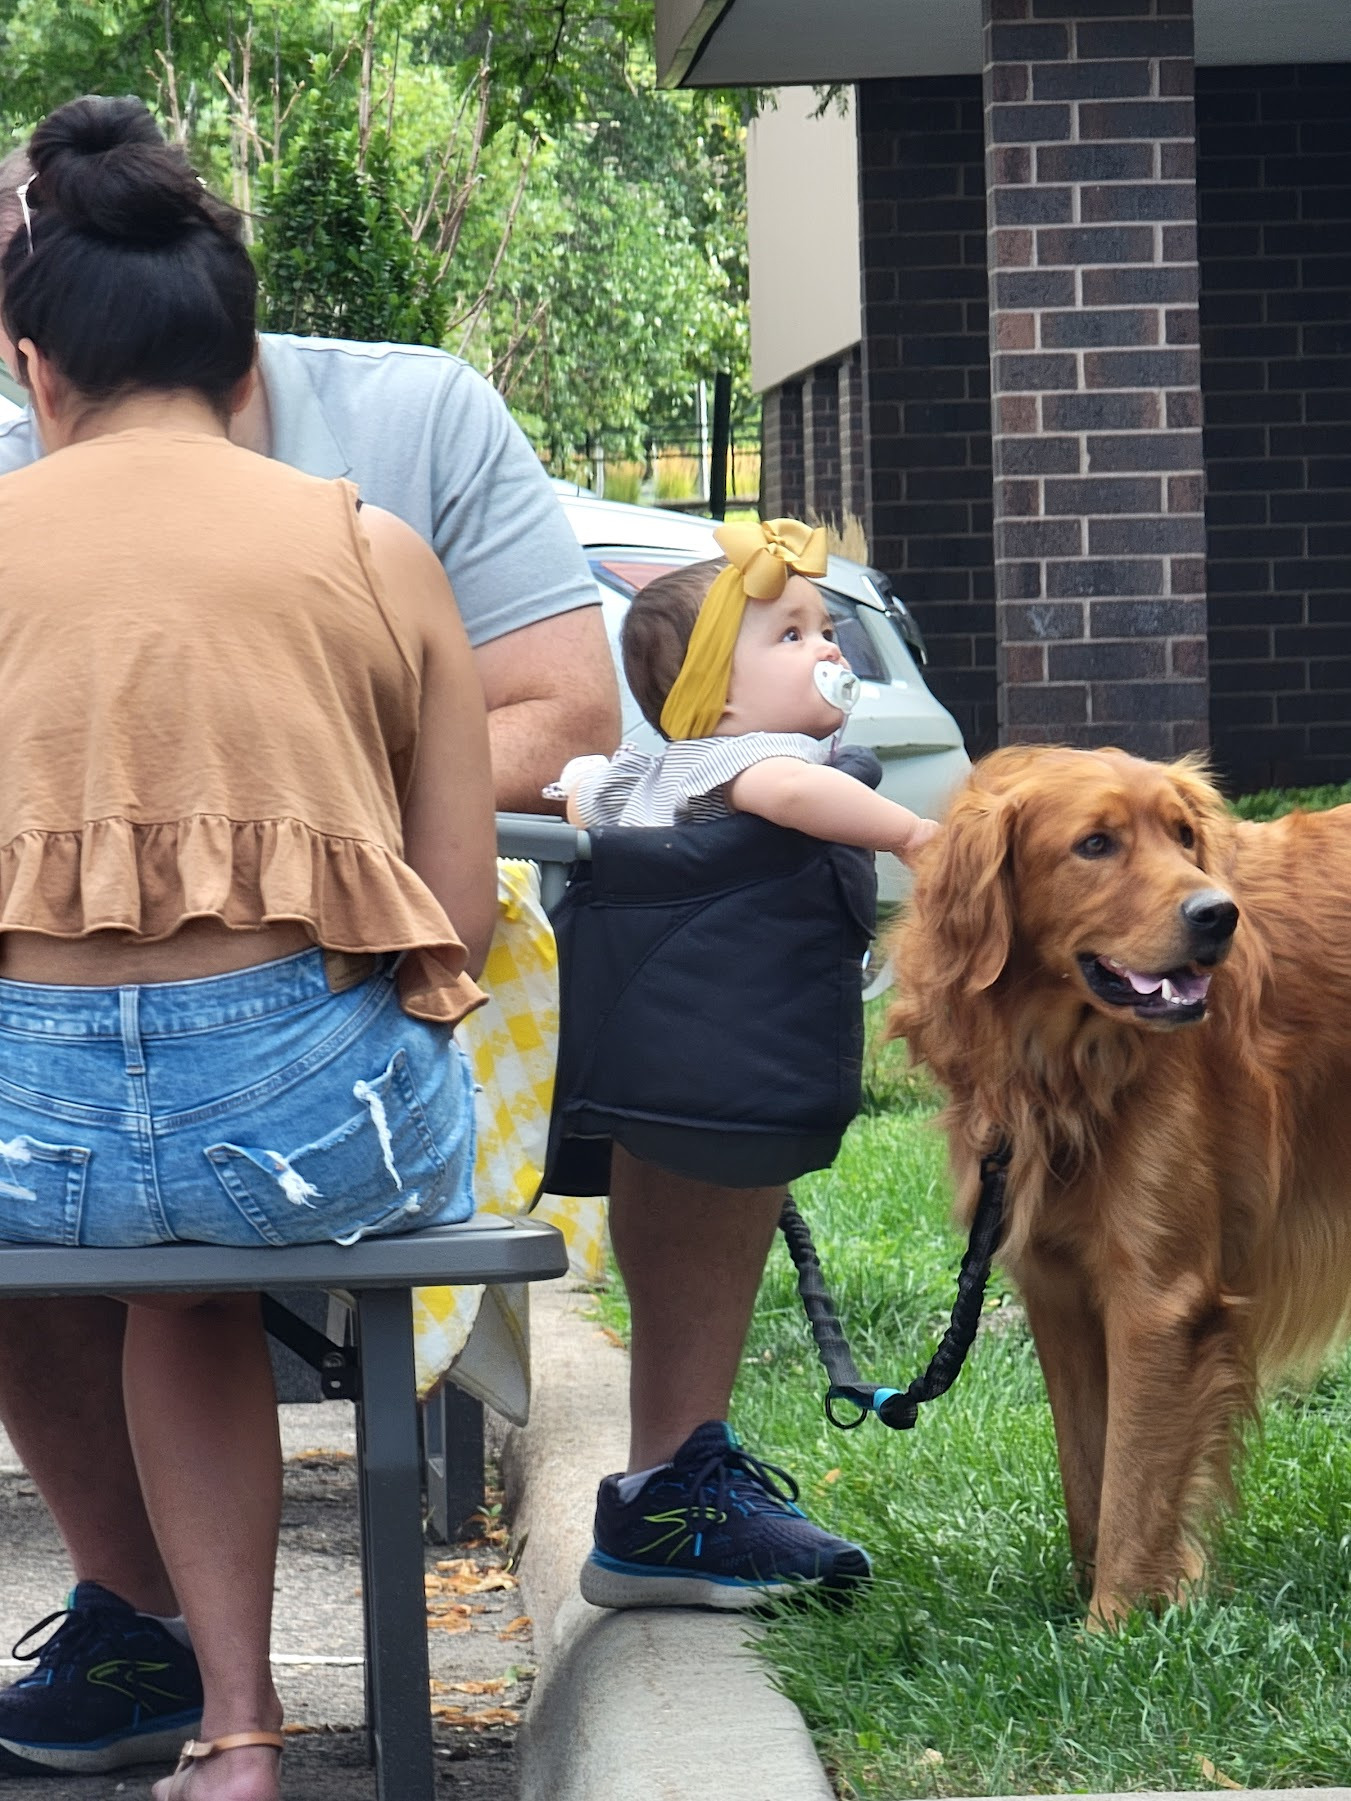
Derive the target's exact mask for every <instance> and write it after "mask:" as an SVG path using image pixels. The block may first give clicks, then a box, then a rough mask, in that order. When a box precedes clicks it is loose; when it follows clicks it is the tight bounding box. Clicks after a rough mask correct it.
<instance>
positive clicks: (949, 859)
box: [911, 786, 1016, 994]
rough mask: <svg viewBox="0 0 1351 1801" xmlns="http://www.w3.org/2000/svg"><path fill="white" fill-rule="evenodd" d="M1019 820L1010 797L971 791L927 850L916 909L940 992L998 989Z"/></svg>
mask: <svg viewBox="0 0 1351 1801" xmlns="http://www.w3.org/2000/svg"><path fill="white" fill-rule="evenodd" d="M1015 818H1016V803H1015V802H1014V800H1013V798H1012V796H1010V795H1008V794H992V793H990V792H989V790H988V789H984V788H978V787H973V786H968V787H967V788H964V789H963V790H962V792H961V793H960V794H959V795H958V796H957V798H956V799H955V800H954V801H953V803H952V806H951V808H950V809H949V812H948V816H947V820H946V822H945V824H944V828H943V830H942V832H940V833H939V834H938V836H937V837H936V838H934V839H932V840H931V841H930V843H929V844H928V845H927V846H926V847H925V849H924V852H923V854H922V857H921V860H920V863H919V868H918V870H917V872H916V882H915V893H914V899H913V901H912V903H911V905H912V907H913V909H914V912H915V915H916V917H917V918H918V919H919V920H920V921H922V922H923V929H924V936H925V939H926V941H927V949H928V953H929V955H930V957H931V958H932V959H933V964H934V966H933V968H932V969H931V971H930V974H931V976H932V979H933V980H934V982H935V983H937V984H939V985H942V986H949V985H951V984H956V985H957V986H958V987H959V988H961V989H963V990H965V992H966V993H968V994H977V993H980V992H981V991H983V990H984V989H986V988H990V987H993V985H994V984H995V982H997V981H998V979H999V977H1000V974H1001V973H1002V971H1003V968H1004V965H1005V964H1006V963H1007V962H1008V960H1009V953H1010V951H1011V950H1012V948H1013V871H1012V851H1013V826H1014V820H1015Z"/></svg>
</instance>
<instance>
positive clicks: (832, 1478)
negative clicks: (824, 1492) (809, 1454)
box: [821, 1470, 840, 1482]
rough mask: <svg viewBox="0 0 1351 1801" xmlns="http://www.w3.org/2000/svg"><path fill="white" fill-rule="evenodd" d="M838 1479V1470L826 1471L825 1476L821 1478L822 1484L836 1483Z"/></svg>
mask: <svg viewBox="0 0 1351 1801" xmlns="http://www.w3.org/2000/svg"><path fill="white" fill-rule="evenodd" d="M839 1479H840V1472H839V1471H838V1470H827V1471H826V1473H825V1475H824V1476H822V1478H821V1480H822V1482H838V1481H839Z"/></svg>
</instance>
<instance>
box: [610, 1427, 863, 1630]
mask: <svg viewBox="0 0 1351 1801" xmlns="http://www.w3.org/2000/svg"><path fill="white" fill-rule="evenodd" d="M619 1482H620V1478H619V1477H618V1476H607V1477H606V1478H605V1480H604V1481H603V1482H602V1483H601V1485H600V1493H599V1494H598V1495H597V1497H596V1529H595V1544H594V1547H593V1549H592V1552H591V1555H590V1556H589V1557H588V1558H587V1560H586V1562H585V1563H584V1564H583V1565H582V1595H583V1598H584V1599H585V1600H587V1601H590V1602H591V1603H592V1604H593V1606H596V1607H718V1608H727V1609H732V1608H749V1607H760V1606H763V1605H764V1603H765V1602H766V1601H770V1600H773V1599H774V1598H775V1597H777V1596H783V1595H791V1594H800V1593H801V1592H802V1591H804V1590H814V1591H815V1592H817V1593H818V1594H821V1595H822V1596H823V1597H825V1598H828V1599H831V1600H834V1601H847V1600H852V1599H853V1596H854V1592H855V1591H856V1590H857V1589H858V1588H860V1587H861V1586H862V1585H863V1584H864V1583H865V1582H867V1581H868V1579H869V1577H870V1576H871V1575H872V1565H871V1564H870V1563H869V1561H868V1555H867V1552H866V1551H863V1550H861V1549H860V1548H859V1546H858V1545H854V1544H850V1542H849V1541H848V1539H844V1538H833V1537H832V1536H831V1535H830V1533H829V1532H823V1531H822V1530H821V1528H820V1527H819V1526H813V1525H812V1523H811V1521H810V1520H809V1519H808V1518H807V1517H806V1515H805V1514H804V1513H803V1512H802V1509H801V1508H800V1507H798V1506H797V1505H796V1502H797V1496H798V1487H797V1483H796V1482H794V1480H793V1478H792V1477H791V1476H790V1475H789V1474H788V1473H787V1471H786V1470H781V1469H777V1468H776V1467H775V1466H774V1465H773V1464H771V1463H761V1462H760V1460H759V1458H758V1457H752V1456H751V1455H750V1454H749V1452H747V1451H743V1450H742V1448H741V1446H740V1445H739V1444H738V1442H737V1439H736V1436H735V1434H734V1433H733V1432H732V1430H731V1428H730V1427H729V1426H728V1425H727V1424H726V1423H725V1422H724V1421H722V1420H708V1421H706V1422H705V1424H704V1425H702V1426H699V1427H697V1428H696V1429H695V1430H694V1431H693V1432H692V1433H691V1434H690V1436H689V1437H688V1438H687V1439H686V1440H685V1442H684V1444H683V1445H681V1447H680V1449H679V1450H678V1451H677V1452H676V1454H675V1456H674V1458H673V1459H672V1460H671V1463H670V1465H669V1466H668V1467H667V1468H665V1469H661V1470H658V1471H657V1472H656V1473H655V1474H654V1475H652V1476H651V1477H649V1478H648V1480H647V1481H646V1482H645V1483H644V1484H643V1486H642V1488H641V1489H639V1491H638V1493H637V1494H636V1495H635V1496H634V1497H633V1499H632V1500H631V1501H627V1502H626V1501H624V1500H623V1499H621V1496H620V1491H619Z"/></svg>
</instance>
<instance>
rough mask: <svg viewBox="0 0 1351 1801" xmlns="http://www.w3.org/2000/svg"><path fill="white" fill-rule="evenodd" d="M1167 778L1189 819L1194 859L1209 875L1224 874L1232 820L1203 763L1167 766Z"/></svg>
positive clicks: (1193, 760) (1194, 759)
mask: <svg viewBox="0 0 1351 1801" xmlns="http://www.w3.org/2000/svg"><path fill="white" fill-rule="evenodd" d="M1168 779H1169V780H1170V781H1171V782H1172V784H1173V787H1174V789H1175V790H1176V792H1177V795H1178V798H1179V799H1180V800H1181V801H1182V803H1183V805H1184V806H1185V807H1186V809H1187V811H1188V812H1189V813H1190V814H1191V816H1192V823H1193V827H1194V829H1195V832H1196V840H1197V843H1196V848H1197V860H1198V861H1199V863H1200V865H1201V867H1202V869H1204V870H1205V871H1206V872H1207V874H1209V875H1217V876H1223V875H1225V874H1226V872H1227V870H1228V866H1229V862H1230V857H1231V852H1232V847H1233V841H1234V820H1233V816H1232V815H1231V813H1230V812H1229V809H1228V808H1227V807H1226V806H1225V804H1224V799H1223V796H1222V795H1221V794H1220V791H1219V789H1218V788H1216V786H1215V784H1214V783H1213V782H1212V781H1211V779H1210V774H1209V771H1208V770H1207V768H1206V765H1205V763H1204V761H1203V760H1202V758H1200V757H1196V756H1190V757H1183V758H1181V759H1180V760H1179V761H1178V762H1176V763H1170V764H1169V766H1168Z"/></svg>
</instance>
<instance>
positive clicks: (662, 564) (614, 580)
mask: <svg viewBox="0 0 1351 1801" xmlns="http://www.w3.org/2000/svg"><path fill="white" fill-rule="evenodd" d="M699 561H700V559H699V558H698V557H694V556H681V555H679V554H678V553H676V552H674V551H660V550H654V551H650V552H643V551H635V550H630V549H627V548H625V549H623V550H613V551H592V552H591V555H590V563H591V572H592V574H593V575H594V576H595V578H596V580H597V581H599V582H603V583H604V584H605V586H606V587H607V588H611V589H613V591H614V592H615V593H616V594H622V595H623V596H624V598H625V600H632V599H633V597H634V595H635V594H636V593H637V592H638V590H639V589H640V588H645V587H646V586H647V584H648V583H649V582H654V581H656V579H657V577H658V576H659V575H669V574H670V573H671V571H672V570H673V569H684V568H686V567H687V566H688V565H689V564H690V563H697V562H699ZM816 585H817V587H818V588H820V590H821V596H822V598H823V599H824V601H825V603H826V609H827V611H828V612H829V614H830V617H831V619H832V620H833V621H834V622H835V637H836V641H837V642H838V644H839V646H840V649H841V650H842V651H843V652H844V655H845V658H846V660H847V662H848V664H849V667H850V668H851V669H852V670H853V672H854V674H855V675H857V676H858V677H859V678H860V679H861V680H862V681H865V682H889V681H890V680H891V675H890V672H889V671H888V669H887V666H886V664H885V663H884V662H883V661H882V658H881V656H880V654H879V652H878V650H877V648H876V646H875V645H874V643H873V641H872V639H871V638H870V637H869V636H868V632H867V628H866V627H865V626H864V625H863V623H862V621H861V620H860V619H859V616H858V608H857V607H856V606H855V605H854V602H853V601H852V600H848V599H846V597H845V596H844V595H843V594H837V593H836V592H835V590H834V589H833V588H827V587H825V586H823V585H822V583H820V582H818V583H817V584H816Z"/></svg>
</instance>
